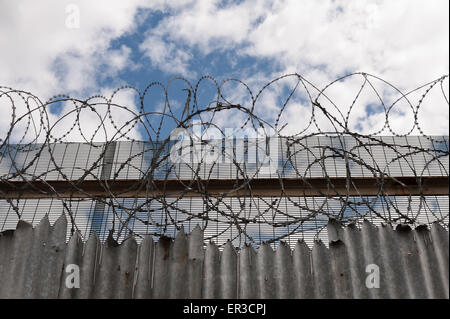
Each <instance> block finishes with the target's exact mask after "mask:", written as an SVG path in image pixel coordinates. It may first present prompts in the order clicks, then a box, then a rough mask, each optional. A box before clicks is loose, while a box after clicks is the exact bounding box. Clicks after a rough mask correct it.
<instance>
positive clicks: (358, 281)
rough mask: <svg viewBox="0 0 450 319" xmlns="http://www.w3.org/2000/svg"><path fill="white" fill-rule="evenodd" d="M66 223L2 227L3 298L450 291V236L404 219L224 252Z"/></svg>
mask: <svg viewBox="0 0 450 319" xmlns="http://www.w3.org/2000/svg"><path fill="white" fill-rule="evenodd" d="M66 228H67V221H66V219H65V217H64V216H62V217H60V218H59V219H58V220H57V221H56V222H55V224H54V225H53V226H51V225H50V223H49V220H48V218H47V217H44V219H42V220H41V222H40V223H39V225H38V226H37V227H36V228H33V227H32V226H31V224H28V223H26V222H22V221H21V222H19V224H18V225H17V229H16V230H14V231H12V230H10V231H5V232H2V233H0V298H448V297H449V268H448V261H449V246H448V243H449V235H448V232H447V231H446V230H445V229H443V228H442V227H441V226H439V225H438V224H435V225H433V226H432V227H431V230H428V229H427V228H426V227H418V228H416V229H414V230H412V229H411V228H410V227H409V226H404V225H400V226H397V228H396V229H395V230H394V229H392V227H391V226H380V227H376V226H374V225H372V224H370V223H369V222H364V223H363V225H362V227H361V229H358V228H357V227H355V226H347V227H345V228H344V227H341V226H340V225H338V224H337V222H335V221H333V220H331V221H330V222H329V223H328V238H329V247H327V246H326V245H325V244H324V243H323V242H316V243H315V244H314V246H313V247H312V249H311V250H310V248H309V247H308V246H307V245H306V244H305V243H304V242H301V241H299V242H298V243H297V245H296V246H295V249H294V250H291V249H290V248H289V246H288V245H286V244H284V243H281V244H280V245H279V246H278V247H277V249H276V250H273V249H272V247H271V246H269V245H266V244H263V245H261V246H260V247H259V248H258V250H255V249H254V248H253V247H252V246H244V247H243V248H242V249H235V248H234V247H233V246H232V245H231V243H228V244H226V245H225V247H224V249H223V250H222V251H220V250H219V249H218V247H217V246H216V245H215V244H214V243H210V244H208V245H206V247H204V246H203V233H202V231H201V229H200V228H199V227H196V228H195V229H194V230H193V231H192V232H191V233H190V234H189V235H186V234H185V233H184V231H183V230H182V231H180V232H179V233H178V235H177V237H176V238H175V240H172V239H170V238H166V237H163V238H161V239H160V240H159V241H158V242H157V243H155V242H154V241H153V239H152V238H151V237H150V236H149V237H146V238H145V239H144V240H143V241H142V242H141V243H140V244H137V242H136V241H135V239H134V238H129V239H127V240H125V241H124V242H122V243H121V244H120V245H119V244H117V243H116V242H115V241H114V240H112V239H111V238H109V239H108V240H107V241H106V242H105V243H104V244H102V243H101V242H100V240H99V238H98V237H97V235H96V234H95V233H93V234H92V235H91V236H90V238H89V239H88V241H87V242H85V243H83V241H82V240H81V237H80V236H79V235H77V234H75V235H74V236H72V237H71V239H70V240H69V242H68V243H66V241H65V238H66ZM69 264H76V265H78V266H79V269H80V288H67V287H66V284H65V282H66V277H67V275H68V273H67V272H66V271H65V269H66V266H67V265H69ZM370 264H375V265H377V266H378V267H379V270H380V284H379V288H372V289H369V288H367V287H366V279H367V276H368V275H369V273H367V272H366V270H367V268H366V267H367V266H368V265H370Z"/></svg>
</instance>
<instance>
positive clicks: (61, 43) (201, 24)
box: [0, 0, 449, 134]
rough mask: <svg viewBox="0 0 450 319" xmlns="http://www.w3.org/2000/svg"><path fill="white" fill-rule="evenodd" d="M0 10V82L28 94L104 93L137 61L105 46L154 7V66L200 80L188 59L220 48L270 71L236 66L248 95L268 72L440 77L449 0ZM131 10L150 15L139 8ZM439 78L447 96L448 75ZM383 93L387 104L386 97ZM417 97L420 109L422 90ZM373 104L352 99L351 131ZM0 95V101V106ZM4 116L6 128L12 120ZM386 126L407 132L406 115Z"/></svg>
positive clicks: (346, 93)
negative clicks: (74, 11)
mask: <svg viewBox="0 0 450 319" xmlns="http://www.w3.org/2000/svg"><path fill="white" fill-rule="evenodd" d="M71 3H73V4H75V5H77V6H78V7H79V9H80V10H79V11H80V28H79V29H70V28H67V27H66V24H65V23H66V19H67V15H68V13H67V12H66V8H67V7H66V6H67V5H68V4H71ZM0 6H1V10H0V39H1V40H0V46H1V59H0V70H2V72H1V73H0V85H7V86H11V87H14V88H19V89H25V90H27V91H31V92H33V93H36V94H37V95H38V96H39V97H41V98H43V99H45V98H47V97H48V96H51V95H52V94H55V93H61V92H69V93H71V94H72V95H76V96H89V95H91V94H98V92H101V91H102V90H107V89H108V88H100V87H99V81H101V80H104V79H106V78H108V79H113V80H112V83H111V85H112V86H114V85H119V83H120V81H121V79H120V78H119V77H118V75H119V72H120V71H123V70H127V69H133V68H136V67H137V64H136V63H137V62H136V61H131V53H132V52H131V48H130V47H128V46H126V45H121V46H120V47H119V48H116V49H114V48H112V47H111V42H112V41H113V40H115V39H118V38H119V37H121V36H124V35H127V34H132V33H133V32H135V31H136V27H137V25H138V23H142V21H143V18H144V17H146V16H147V14H148V13H149V12H150V11H152V10H153V11H154V10H161V11H162V12H163V13H164V15H163V16H162V17H161V20H160V21H159V22H158V23H157V25H156V26H155V27H149V28H148V30H147V32H146V33H145V39H144V40H143V41H142V43H140V44H139V48H140V50H141V52H142V53H144V55H145V56H147V57H148V58H149V61H150V63H151V65H152V67H153V68H159V69H160V70H162V71H163V72H165V73H167V74H173V75H180V74H181V75H184V76H186V77H188V78H190V79H193V78H195V77H197V76H199V75H200V74H199V73H198V72H199V70H198V69H195V68H193V66H192V65H193V61H201V59H202V57H204V56H205V55H207V54H215V53H218V54H222V53H224V52H226V55H227V56H230V60H232V62H233V63H236V58H239V57H247V56H249V57H253V58H256V59H267V61H271V63H272V64H273V65H276V66H278V69H276V70H273V69H271V67H269V66H268V67H267V69H264V70H256V71H255V70H254V69H253V70H252V69H251V68H249V66H248V65H243V69H242V70H241V74H242V76H240V78H242V79H243V80H244V81H246V82H249V83H250V84H251V85H252V88H253V89H255V90H256V91H257V90H258V89H260V88H261V87H262V85H263V84H264V83H265V82H266V81H267V80H269V79H268V78H267V76H268V74H269V75H271V76H272V77H275V76H277V75H279V74H281V73H290V72H298V73H300V74H301V75H303V76H305V77H306V79H308V80H310V81H311V82H312V83H313V84H315V85H317V86H318V87H323V86H324V85H325V84H327V83H328V82H330V81H332V80H334V79H335V78H336V77H337V76H338V75H342V74H344V73H347V72H349V71H365V72H369V73H373V74H375V75H378V76H380V77H382V78H384V79H386V80H388V81H391V82H392V83H394V84H395V85H397V86H399V88H400V89H402V90H409V89H412V88H414V87H416V86H418V85H420V84H423V83H425V82H427V81H430V80H433V79H435V78H437V77H439V76H441V75H442V74H446V73H448V72H449V62H448V60H449V59H448V58H449V49H448V47H449V28H448V27H449V13H448V11H449V10H448V9H449V8H448V6H449V4H448V1H446V0H433V1H424V0H398V1H387V0H384V1H383V0H373V1H364V2H363V1H357V0H353V1H345V2H338V1H313V0H306V1H301V2H300V1H295V0H280V1H265V0H247V1H239V2H236V3H234V2H223V1H217V0H215V1H208V0H201V1H170V2H167V1H163V0H161V1H152V2H148V1H142V0H131V1H126V2H124V1H118V0H116V1H111V0H109V1H107V0H102V1H95V2H92V1H87V0H74V1H68V0H67V1H60V0H44V1H40V2H39V3H37V2H31V1H25V0H22V1H14V2H12V1H1V2H0ZM139 9H149V10H150V11H143V13H142V14H138V12H140V11H139ZM230 54H231V55H230ZM238 61H239V59H238ZM259 61H261V60H259ZM138 63H139V64H141V65H142V64H143V63H147V62H145V61H139V62H138ZM197 64H198V63H197ZM262 68H264V65H263V67H262ZM249 70H250V71H249ZM271 71H273V72H271ZM350 82H351V81H348V82H347V81H346V84H348V86H340V90H339V91H336V90H334V91H333V90H331V89H330V90H328V92H327V93H328V94H330V95H332V97H333V100H335V101H336V105H337V107H338V108H339V110H341V112H342V113H346V110H347V108H348V107H349V101H348V100H349V97H351V96H354V94H355V93H356V91H355V90H357V88H358V86H357V85H353V84H351V83H350ZM446 85H447V87H446V90H447V91H446V92H448V81H447V84H446ZM336 88H337V86H336ZM388 91H389V90H388ZM229 92H230V96H231V97H232V99H233V100H234V102H235V103H239V99H241V100H242V101H246V100H247V101H248V97H247V96H246V93H242V94H243V95H240V94H239V92H232V90H231V91H229ZM280 92H281V91H276V90H275V91H270V92H269V91H268V92H267V93H266V94H264V95H263V96H261V100H260V101H258V103H257V105H256V107H257V109H258V112H259V113H260V114H261V115H263V116H265V117H271V118H272V119H273V118H274V117H275V116H276V113H277V111H278V110H279V109H280V107H281V105H279V102H277V100H276V98H275V97H276V94H281V93H280ZM269 93H270V94H269ZM274 94H275V95H274ZM434 95H435V97H433V98H431V97H430V98H429V99H426V100H425V101H424V105H423V107H422V108H421V111H420V112H421V113H420V114H422V115H421V116H422V119H423V121H422V122H421V127H423V128H424V130H425V131H427V133H429V134H437V133H439V134H442V133H446V132H447V133H448V124H442V123H444V121H443V120H442V119H443V118H446V119H447V121H445V122H448V104H447V103H446V102H445V100H443V99H442V96H439V94H438V93H436V92H435V93H434ZM386 97H388V98H390V100H392V99H393V96H391V95H389V94H387V95H386ZM411 97H413V95H411ZM298 98H300V96H299V97H298ZM414 98H415V100H414V101H413V103H414V104H415V105H417V103H418V99H419V98H420V96H414ZM373 100H374V96H373V94H372V96H364V97H361V99H360V100H359V103H360V105H359V106H355V108H354V111H353V113H352V120H353V121H354V123H353V124H352V125H353V127H357V126H358V127H360V128H362V130H363V131H366V132H368V131H371V130H373V129H374V126H375V127H376V126H378V125H377V121H379V120H378V119H379V118H380V117H379V116H378V115H376V114H375V115H373V116H372V115H371V116H369V115H370V114H367V110H366V109H365V105H364V103H366V102H368V101H373ZM5 101H6V99H2V100H1V101H0V102H1V103H3V104H4V103H6V104H7V102H5ZM130 101H131V100H130ZM292 103H293V104H292V105H288V106H287V108H286V112H288V113H287V114H286V115H287V116H284V119H281V122H283V121H285V122H286V123H287V122H290V123H296V120H297V121H298V118H297V116H303V117H305V116H307V112H308V111H307V110H306V109H305V110H303V109H301V110H296V108H297V107H300V108H301V106H300V105H303V104H304V103H302V101H299V100H298V99H297V100H295V101H293V102H292ZM295 103H297V104H295ZM427 103H430V104H431V103H432V104H433V105H432V106H431V105H429V104H427ZM133 105H134V104H133V103H132V104H131V107H134V106H133ZM295 105H298V106H295ZM0 107H2V108H4V106H3V105H2V106H0ZM6 107H7V106H6ZM9 107H10V106H9ZM134 110H135V109H134ZM19 111H21V112H25V109H22V110H19ZM305 112H306V113H305ZM3 113H5V112H3ZM6 113H7V112H6ZM19 113H20V112H19ZM243 118H244V117H243ZM86 120H89V117H88V118H87V119H86ZM235 120H236V117H230V116H228V115H227V117H226V118H225V119H219V118H218V119H217V121H220V123H222V124H223V125H226V123H230V122H233V121H234V122H236V121H235ZM1 121H2V124H1V126H2V127H6V126H7V124H5V123H8V121H9V120H5V118H3V119H2V120H1ZM301 121H304V119H301ZM4 122H5V123H4ZM302 123H303V122H302ZM434 123H440V124H439V125H434ZM322 124H324V125H325V123H322ZM395 125H398V126H400V127H398V129H399V130H401V131H405V130H406V124H405V122H402V121H398V122H396V124H395ZM408 125H409V124H408ZM393 126H394V125H393ZM403 126H405V127H403ZM286 130H287V131H289V130H290V131H295V130H294V129H287V128H286ZM2 132H3V131H2Z"/></svg>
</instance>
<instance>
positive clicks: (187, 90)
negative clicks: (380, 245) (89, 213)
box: [0, 72, 449, 244]
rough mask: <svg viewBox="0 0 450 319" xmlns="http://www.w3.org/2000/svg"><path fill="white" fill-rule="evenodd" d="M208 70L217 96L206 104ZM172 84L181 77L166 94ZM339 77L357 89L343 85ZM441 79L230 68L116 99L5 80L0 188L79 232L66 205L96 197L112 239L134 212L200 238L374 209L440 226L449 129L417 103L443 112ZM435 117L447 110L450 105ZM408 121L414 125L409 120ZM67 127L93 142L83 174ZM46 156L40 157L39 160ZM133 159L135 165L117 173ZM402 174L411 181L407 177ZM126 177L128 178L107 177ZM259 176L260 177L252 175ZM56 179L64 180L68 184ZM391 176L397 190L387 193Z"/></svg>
mask: <svg viewBox="0 0 450 319" xmlns="http://www.w3.org/2000/svg"><path fill="white" fill-rule="evenodd" d="M283 81H284V82H283ZM352 81H355V83H356V81H359V82H358V83H357V84H355V83H353V82H352ZM206 82H207V83H209V85H211V84H212V89H211V88H210V89H208V90H207V92H208V93H210V94H212V95H213V96H214V97H213V98H212V99H209V100H207V101H206V102H205V98H204V97H203V96H202V94H201V92H204V91H205V90H204V88H203V87H202V85H204V84H205V83H206ZM350 82H351V83H350ZM174 83H182V89H180V90H179V91H177V92H176V94H174V96H175V98H174V97H173V96H171V93H170V92H171V91H170V90H171V86H172V85H174ZM349 83H350V84H349ZM343 85H344V86H345V85H348V86H350V87H352V88H353V89H354V91H356V93H355V92H353V93H352V94H351V95H350V94H349V91H347V88H342V87H341V86H343ZM445 85H448V76H442V77H440V78H438V79H436V80H434V81H431V82H429V83H426V84H424V85H422V86H420V87H417V88H415V89H414V90H410V91H407V92H406V93H403V92H402V90H400V89H399V88H397V87H395V86H394V85H392V84H390V83H389V82H387V81H385V80H383V79H381V78H379V77H376V76H374V75H370V74H367V73H361V72H360V73H352V74H349V75H346V76H344V77H341V78H338V79H336V80H334V81H332V82H330V83H328V84H327V85H325V86H324V87H323V88H322V89H319V88H317V87H316V86H315V85H314V84H312V83H311V82H309V81H308V80H306V79H305V78H304V77H303V76H301V75H299V74H288V75H283V76H281V77H278V78H276V79H274V80H272V81H270V82H268V83H267V84H265V85H264V86H262V88H261V89H260V90H259V91H257V92H256V94H253V92H252V90H251V89H250V86H249V85H247V84H246V83H244V82H243V81H240V80H238V79H227V80H224V81H222V82H220V83H219V82H218V81H217V80H215V79H214V78H213V77H211V76H204V77H201V78H200V79H199V80H198V81H197V82H196V83H195V84H191V83H190V82H189V81H188V80H187V79H184V78H180V77H177V78H174V79H173V80H171V81H169V82H168V84H167V85H164V84H162V83H161V82H152V83H150V84H149V85H148V86H147V87H146V88H145V89H144V90H143V91H142V92H140V91H139V90H138V89H137V88H135V87H132V86H123V87H120V88H118V89H116V90H115V91H114V92H113V93H112V95H111V97H106V96H102V95H95V96H92V97H89V98H87V99H84V100H81V99H76V98H73V97H70V96H68V95H57V96H53V97H52V98H50V99H49V100H47V101H45V102H43V101H41V100H40V99H39V98H38V97H37V96H36V95H33V94H32V93H29V92H25V91H22V90H17V89H12V88H9V87H0V107H1V108H2V114H7V115H9V117H10V118H9V119H8V123H9V124H2V125H3V127H1V126H0V132H1V134H2V135H3V136H1V137H0V152H1V153H0V169H1V170H2V171H1V172H2V173H1V174H0V199H3V200H5V201H6V202H7V203H8V205H9V207H10V208H9V209H10V210H12V211H13V212H15V215H16V218H19V219H21V218H23V216H22V215H23V212H22V211H23V207H22V208H21V207H20V205H19V202H20V201H21V200H23V199H24V198H27V197H26V195H24V192H25V190H27V191H28V194H30V193H33V192H34V193H35V194H39V196H40V197H39V198H45V197H47V198H52V199H53V200H55V201H58V202H60V204H61V205H62V207H63V211H64V213H65V214H66V216H69V219H70V222H71V229H72V232H74V231H79V232H81V229H80V227H79V225H78V222H77V216H76V209H75V208H73V203H75V202H79V201H92V202H95V203H97V204H96V205H100V206H96V208H94V210H97V211H98V210H100V211H106V212H108V214H110V215H111V216H112V223H111V224H110V225H109V226H108V227H107V228H109V229H106V230H107V231H108V232H109V233H110V234H114V235H115V236H117V238H119V237H121V236H123V234H128V235H129V234H130V233H131V234H134V235H136V236H142V235H143V232H137V231H136V224H141V225H145V226H146V227H147V228H146V231H145V233H146V234H151V235H154V236H165V235H167V234H168V233H169V231H172V230H174V231H179V230H180V229H181V228H182V227H185V226H186V225H187V223H193V224H200V225H201V226H202V227H203V228H204V229H207V228H208V227H209V228H210V229H213V230H210V231H209V232H207V233H206V232H205V236H206V235H208V236H206V237H207V239H208V240H214V239H217V238H219V237H221V236H222V237H224V238H225V237H227V238H228V239H231V240H235V241H236V240H237V241H239V242H246V243H253V244H260V243H261V242H271V243H274V242H278V241H280V240H286V239H287V238H289V237H290V236H293V235H295V234H297V235H298V234H301V233H306V232H312V233H313V234H314V236H316V237H317V236H318V233H319V232H320V231H321V229H323V227H324V225H326V220H327V219H329V218H333V219H336V220H339V221H340V222H342V223H343V224H346V223H350V222H356V223H359V222H360V221H361V220H363V219H372V220H378V221H380V222H386V223H391V224H395V223H408V224H412V225H414V224H419V223H431V222H437V223H440V224H442V225H444V226H445V227H448V206H449V205H448V156H449V148H448V128H447V133H446V134H443V136H435V135H430V134H426V133H425V132H426V129H425V128H424V127H423V124H422V123H421V121H420V120H421V119H422V117H425V118H426V117H427V115H428V114H427V113H425V115H422V116H420V115H419V114H422V113H419V112H421V110H423V109H424V108H425V112H429V110H427V109H426V107H428V105H425V102H429V103H435V102H436V101H438V102H440V103H441V104H442V105H444V107H443V108H442V111H443V112H445V111H447V112H448V106H449V101H448V96H447V95H448V92H446V90H448V89H447V88H446V87H445ZM380 86H382V87H381V88H380ZM156 89H159V90H161V92H162V94H161V96H162V99H161V100H162V103H159V104H158V102H157V99H156V98H154V95H152V94H151V92H153V91H152V90H156ZM124 91H127V92H134V94H135V98H134V99H133V98H129V99H128V100H127V101H128V103H129V104H128V105H127V104H125V103H119V102H115V100H114V98H115V97H116V96H118V95H120V93H121V92H124ZM367 92H369V93H371V94H370V97H368V96H367ZM436 92H437V93H436ZM432 93H433V94H434V95H433V97H432V98H431V97H430V95H431V94H432ZM333 94H334V95H336V94H338V97H337V100H338V101H336V98H333ZM274 97H275V99H274ZM152 98H153V100H151V99H152ZM149 99H150V100H151V102H152V103H154V105H148V100H149ZM177 99H178V100H180V101H182V102H183V103H180V102H179V101H177ZM427 99H430V100H431V101H428V100H427ZM233 100H237V102H235V101H233ZM343 100H345V102H343ZM274 101H275V102H274ZM150 107H151V109H149V108H150ZM430 107H432V108H436V107H438V106H437V105H432V106H430ZM442 116H443V117H444V118H445V117H446V119H443V120H446V121H448V113H447V115H446V116H445V114H443V115H442ZM95 121H97V123H95ZM407 121H410V122H412V125H411V126H410V127H407V128H405V125H404V124H405V123H406V122H407ZM0 123H5V120H3V121H2V122H0ZM92 123H95V124H92ZM399 123H400V124H401V125H399ZM300 124H304V125H303V127H302V128H298V126H300ZM427 124H428V123H427ZM89 125H90V127H89V128H86V127H87V126H89ZM226 126H229V129H226ZM363 126H364V127H363ZM369 128H370V129H373V130H374V131H373V132H368V129H369ZM174 132H176V134H175V133H174ZM199 132H200V133H199ZM213 133H214V134H213ZM180 135H181V137H182V138H181V139H179V137H180ZM211 135H213V136H215V138H211ZM74 136H76V137H77V140H79V141H81V142H83V143H85V144H87V145H89V146H90V147H91V148H93V149H96V150H97V152H96V153H95V155H92V156H91V157H90V159H89V161H86V167H76V169H77V170H78V171H79V172H81V173H79V174H78V175H77V176H75V177H74V176H73V174H71V176H69V174H68V173H67V168H68V167H67V164H64V165H63V163H62V162H61V158H60V157H61V156H59V155H60V154H59V155H58V154H57V152H54V151H52V150H54V146H55V145H57V144H61V143H67V142H69V143H70V142H71V139H72V138H73V137H74ZM177 138H178V139H177ZM414 138H416V139H414ZM412 140H413V141H414V142H411V141H412ZM119 141H128V143H141V142H143V143H141V144H139V145H140V146H141V148H140V149H139V151H135V152H134V153H133V154H131V153H130V155H129V156H128V157H127V156H126V154H125V153H124V152H121V151H120V150H117V149H116V144H117V143H119ZM271 141H272V142H274V141H275V142H276V143H275V144H273V145H275V146H274V147H275V148H273V149H270V148H271V147H272V144H270V143H271ZM241 142H242V143H241ZM227 146H228V148H227ZM31 150H32V151H31ZM253 150H255V155H251V154H250V153H251V152H252V151H253ZM130 152H131V151H130ZM22 153H23V154H28V155H27V156H26V159H24V157H23V156H19V155H18V154H22ZM180 154H181V155H180ZM211 154H212V155H211ZM275 155H276V156H275ZM68 156H69V157H70V156H72V157H76V156H77V154H72V155H70V154H69V155H68ZM252 156H253V157H252ZM43 158H45V160H47V161H48V163H47V164H48V165H47V168H42V167H43V166H39V167H40V168H39V169H37V167H38V165H37V163H38V162H39V161H40V160H41V161H42V159H43ZM144 158H146V161H145V163H144V160H143V159H144ZM174 159H175V160H174ZM88 162H89V163H88ZM72 163H74V161H72ZM137 163H140V164H137ZM2 166H3V167H2ZM73 169H74V167H72V171H73ZM130 171H133V172H136V173H137V175H136V176H138V177H137V178H136V177H133V178H129V175H130V174H128V173H126V174H125V173H124V172H130ZM55 174H56V175H55ZM124 175H125V177H124ZM131 175H132V174H131ZM51 176H56V179H55V178H54V177H53V178H52V177H51ZM404 177H411V178H412V180H413V185H405V180H404V179H402V178H404ZM427 177H445V178H446V179H447V186H446V187H447V193H446V194H445V191H444V193H442V187H441V190H440V192H441V193H439V192H438V193H436V194H435V193H433V191H432V190H431V191H430V190H429V188H430V187H431V188H433V187H435V186H436V185H435V184H433V183H435V182H434V181H431V182H427V183H428V184H426V183H425V178H427ZM362 178H366V179H368V180H369V181H371V184H370V185H371V186H370V189H369V190H367V189H365V188H364V189H363V188H362V185H363V184H361V183H362V182H361V179H362ZM127 179H129V180H132V181H133V183H131V185H130V184H127V186H126V187H125V186H123V185H125V184H121V185H122V187H125V188H121V189H117V187H116V188H114V187H113V186H114V185H115V183H117V182H119V181H122V180H127ZM261 179H263V180H264V183H266V182H267V183H268V184H267V185H269V186H266V188H264V186H261V185H259V186H258V184H257V181H258V180H261ZM54 180H57V181H59V182H66V183H67V185H69V186H70V187H69V191H68V189H67V186H66V187H65V188H58V186H55V185H56V184H55V183H53V182H54ZM85 181H96V182H98V183H97V184H96V185H97V186H96V187H97V189H96V190H95V191H92V192H91V191H90V190H89V189H87V188H86V187H85V184H83V183H84V182H85ZM173 181H177V182H178V183H177V184H176V185H177V187H176V190H175V189H174V188H173V185H174V184H173ZM317 181H319V182H320V185H319V184H317V183H318V182H317ZM441 182H442V180H441ZM171 183H172V184H171ZM289 183H290V184H289ZM430 183H431V184H430ZM288 184H289V185H288ZM171 185H172V186H171ZM180 185H181V187H180ZM292 185H294V186H292ZM296 185H298V187H296ZM258 187H259V188H258ZM408 187H409V188H408ZM398 188H402V189H403V190H402V191H401V192H400V193H396V192H395V190H398ZM411 189H414V191H411ZM433 189H434V188H433ZM436 189H437V188H436ZM393 190H394V191H393ZM68 192H69V193H70V196H67V193H68ZM76 194H78V195H76ZM80 194H81V195H80ZM99 194H100V195H99ZM124 194H128V195H124ZM30 198H37V197H33V196H31V197H30ZM125 198H131V199H133V200H132V201H131V202H127V201H126V200H125ZM130 203H131V204H130ZM193 203H194V204H195V205H197V206H196V209H192V205H193ZM236 203H237V204H236ZM198 207H200V209H198ZM94 213H95V212H94ZM0 214H4V212H0ZM102 218H106V217H105V216H103V215H102ZM93 228H95V227H93ZM94 230H96V229H94ZM97 231H98V230H97Z"/></svg>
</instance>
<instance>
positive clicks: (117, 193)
mask: <svg viewBox="0 0 450 319" xmlns="http://www.w3.org/2000/svg"><path fill="white" fill-rule="evenodd" d="M448 194H449V183H448V177H447V176H426V177H425V176H424V177H420V178H416V177H386V178H384V179H381V178H375V177H370V178H367V177H352V178H350V179H347V178H345V177H330V178H280V179H278V178H257V179H249V180H247V179H209V180H189V179H173V180H170V179H169V180H159V179H157V180H146V179H122V180H118V179H117V180H73V181H67V180H47V181H44V180H33V181H0V199H14V198H29V199H38V198H55V197H59V198H105V197H117V198H130V197H131V198H134V197H160V196H166V197H180V196H183V197H204V196H220V197H239V196H258V197H262V196H264V197H266V196H267V197H270V196H283V195H285V196H311V197H314V196H327V197H330V196H347V195H348V196H377V195H389V196H405V195H406V196H408V195H411V196H419V195H448Z"/></svg>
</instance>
